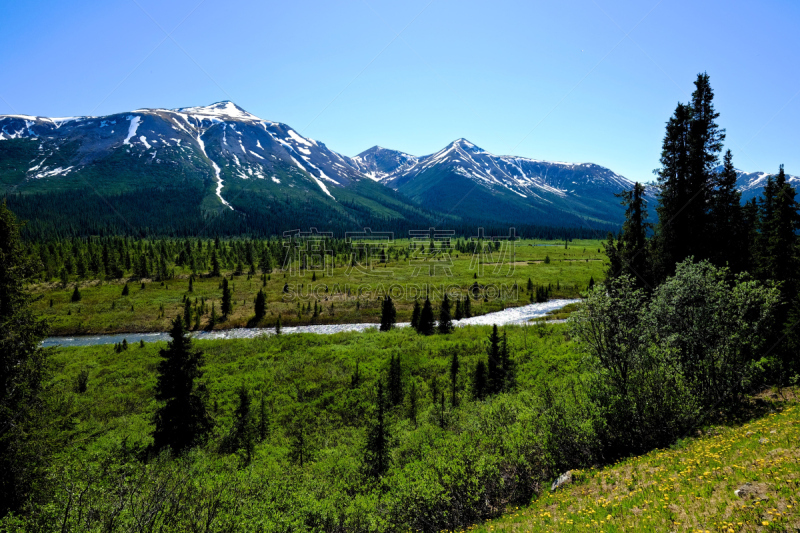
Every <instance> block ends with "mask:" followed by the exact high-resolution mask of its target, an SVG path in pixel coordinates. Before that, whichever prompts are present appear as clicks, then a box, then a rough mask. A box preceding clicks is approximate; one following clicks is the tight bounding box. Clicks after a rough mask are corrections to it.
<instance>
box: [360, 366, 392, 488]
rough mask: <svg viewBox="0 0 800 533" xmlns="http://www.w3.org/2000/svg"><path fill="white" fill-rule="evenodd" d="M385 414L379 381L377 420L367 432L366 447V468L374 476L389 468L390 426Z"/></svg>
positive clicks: (376, 406) (383, 472)
mask: <svg viewBox="0 0 800 533" xmlns="http://www.w3.org/2000/svg"><path fill="white" fill-rule="evenodd" d="M384 416H385V413H384V399H383V385H382V384H381V382H380V381H378V394H377V397H376V400H375V420H374V421H373V423H372V426H371V427H370V428H369V431H368V433H367V442H366V446H365V449H364V470H365V472H366V474H367V475H369V476H371V477H374V478H379V477H381V476H382V475H383V474H385V473H386V471H387V470H388V469H389V428H388V426H387V424H386V421H385V420H384Z"/></svg>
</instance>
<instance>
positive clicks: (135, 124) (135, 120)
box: [122, 115, 142, 144]
mask: <svg viewBox="0 0 800 533" xmlns="http://www.w3.org/2000/svg"><path fill="white" fill-rule="evenodd" d="M125 118H126V120H130V121H131V125H130V126H128V136H127V137H125V140H124V141H122V144H130V140H131V138H132V137H133V136H134V135H136V130H137V129H139V124H140V123H141V121H142V118H141V117H137V116H131V115H129V116H127V117H125Z"/></svg>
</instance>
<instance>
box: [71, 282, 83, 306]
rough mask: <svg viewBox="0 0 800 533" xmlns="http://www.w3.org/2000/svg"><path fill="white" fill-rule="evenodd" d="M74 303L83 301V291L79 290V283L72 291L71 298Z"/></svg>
mask: <svg viewBox="0 0 800 533" xmlns="http://www.w3.org/2000/svg"><path fill="white" fill-rule="evenodd" d="M70 300H72V303H75V302H80V301H81V291H79V290H78V284H77V283H76V284H75V290H74V291H72V297H71V298H70Z"/></svg>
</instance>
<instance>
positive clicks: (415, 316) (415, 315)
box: [411, 300, 422, 331]
mask: <svg viewBox="0 0 800 533" xmlns="http://www.w3.org/2000/svg"><path fill="white" fill-rule="evenodd" d="M421 312H422V309H421V308H420V306H419V300H414V310H413V311H412V312H411V327H412V328H414V329H415V330H417V331H419V315H420V313H421Z"/></svg>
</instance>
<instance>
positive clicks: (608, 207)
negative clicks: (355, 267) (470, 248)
mask: <svg viewBox="0 0 800 533" xmlns="http://www.w3.org/2000/svg"><path fill="white" fill-rule="evenodd" d="M362 155H363V154H362ZM359 157H361V156H359ZM385 157H386V156H385ZM384 172H385V176H384V177H382V178H381V180H382V182H383V183H386V184H387V185H389V186H390V187H392V188H394V189H396V190H398V191H400V192H402V193H404V194H406V195H407V196H409V197H411V198H412V199H414V200H416V201H418V202H420V203H421V204H422V205H424V206H426V207H429V208H431V209H436V210H441V211H445V212H451V213H454V214H457V215H459V216H467V217H475V216H478V215H481V216H484V217H488V218H491V219H493V220H499V221H523V222H527V223H539V224H541V223H544V222H546V221H548V220H560V221H571V223H572V224H578V225H588V226H591V225H592V224H599V223H607V222H609V221H611V222H620V221H621V219H622V214H623V211H622V208H621V207H620V205H619V199H618V198H616V197H615V196H614V194H616V193H619V192H620V191H622V190H623V189H629V188H630V187H631V186H632V185H633V182H631V181H629V180H627V179H625V178H623V177H622V176H620V175H618V174H616V173H614V172H612V171H611V170H609V169H607V168H604V167H601V166H599V165H595V164H592V163H584V164H574V163H560V162H550V161H541V160H536V159H529V158H523V157H515V156H496V155H494V154H491V153H489V152H487V151H485V150H483V149H481V148H479V147H478V146H476V145H474V144H473V143H471V142H469V141H467V140H466V139H458V140H456V141H454V142H452V143H450V144H449V145H447V146H446V147H445V148H443V149H442V150H440V151H438V152H436V153H435V154H432V155H429V156H425V157H420V158H415V159H414V158H411V157H408V158H405V159H404V160H403V164H402V165H399V166H398V167H397V168H396V169H394V170H390V168H389V167H386V168H385V170H384ZM562 223H563V222H562Z"/></svg>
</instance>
